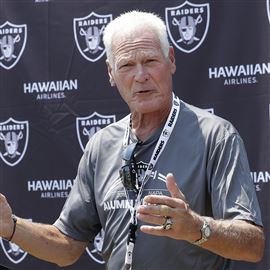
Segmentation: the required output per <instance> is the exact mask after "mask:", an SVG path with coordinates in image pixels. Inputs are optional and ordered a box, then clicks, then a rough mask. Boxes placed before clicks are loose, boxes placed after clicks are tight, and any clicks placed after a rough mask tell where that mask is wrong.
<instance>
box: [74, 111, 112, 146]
mask: <svg viewBox="0 0 270 270" xmlns="http://www.w3.org/2000/svg"><path fill="white" fill-rule="evenodd" d="M115 120H116V118H115V115H102V114H99V113H97V112H94V113H92V114H91V115H89V116H86V117H77V118H76V129H77V137H78V141H79V144H80V146H81V148H82V150H83V151H84V149H85V146H86V144H87V142H88V141H89V139H90V138H91V137H92V136H93V135H94V134H95V133H96V132H97V131H99V130H100V129H102V128H104V127H106V126H107V125H109V124H111V123H114V122H115Z"/></svg>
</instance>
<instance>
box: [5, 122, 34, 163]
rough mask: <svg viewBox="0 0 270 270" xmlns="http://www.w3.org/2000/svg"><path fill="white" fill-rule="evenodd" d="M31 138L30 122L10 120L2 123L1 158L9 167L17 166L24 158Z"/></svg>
mask: <svg viewBox="0 0 270 270" xmlns="http://www.w3.org/2000/svg"><path fill="white" fill-rule="evenodd" d="M28 137H29V123H28V121H17V120H14V119H13V118H9V119H8V120H7V121H5V122H0V157H1V159H2V160H3V161H4V162H5V163H6V164H7V165H9V166H15V165H17V164H18V163H19V162H20V161H21V160H22V158H23V156H24V154H25V151H26V148H27V145H28Z"/></svg>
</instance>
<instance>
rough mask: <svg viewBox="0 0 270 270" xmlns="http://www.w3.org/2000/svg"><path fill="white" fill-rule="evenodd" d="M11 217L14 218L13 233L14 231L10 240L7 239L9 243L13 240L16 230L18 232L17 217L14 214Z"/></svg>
mask: <svg viewBox="0 0 270 270" xmlns="http://www.w3.org/2000/svg"><path fill="white" fill-rule="evenodd" d="M11 217H12V220H13V231H12V234H11V236H10V237H9V239H7V241H9V242H10V241H11V240H12V238H13V236H14V233H15V230H16V225H17V217H16V216H15V215H14V214H12V215H11Z"/></svg>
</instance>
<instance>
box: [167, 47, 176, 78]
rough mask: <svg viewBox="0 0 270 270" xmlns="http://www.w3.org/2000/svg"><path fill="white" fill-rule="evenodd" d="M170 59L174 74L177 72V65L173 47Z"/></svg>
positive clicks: (170, 51)
mask: <svg viewBox="0 0 270 270" xmlns="http://www.w3.org/2000/svg"><path fill="white" fill-rule="evenodd" d="M168 58H169V60H170V66H171V74H174V73H175V71H176V64H175V56H174V49H173V47H172V46H171V47H170V48H169V55H168Z"/></svg>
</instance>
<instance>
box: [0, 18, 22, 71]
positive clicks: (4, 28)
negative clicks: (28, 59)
mask: <svg viewBox="0 0 270 270" xmlns="http://www.w3.org/2000/svg"><path fill="white" fill-rule="evenodd" d="M26 39H27V26H26V24H21V25H16V24H13V23H10V22H8V21H7V22H5V23H4V24H2V25H0V66H1V67H3V68H5V69H11V68H13V67H14V66H15V65H16V64H17V63H18V61H19V59H20V58H21V56H22V53H23V51H24V48H25V44H26Z"/></svg>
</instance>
